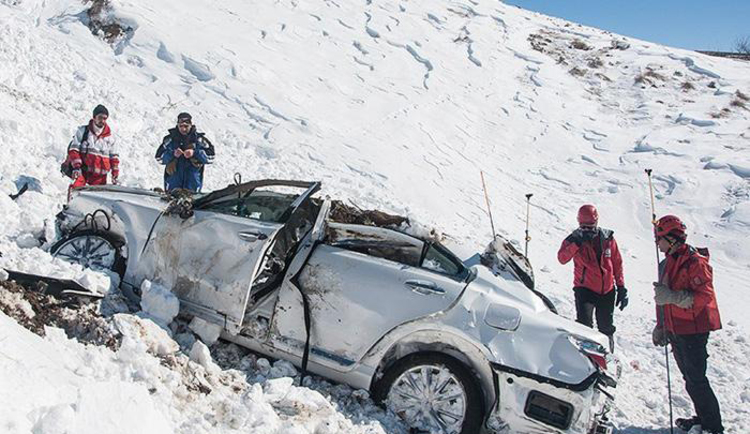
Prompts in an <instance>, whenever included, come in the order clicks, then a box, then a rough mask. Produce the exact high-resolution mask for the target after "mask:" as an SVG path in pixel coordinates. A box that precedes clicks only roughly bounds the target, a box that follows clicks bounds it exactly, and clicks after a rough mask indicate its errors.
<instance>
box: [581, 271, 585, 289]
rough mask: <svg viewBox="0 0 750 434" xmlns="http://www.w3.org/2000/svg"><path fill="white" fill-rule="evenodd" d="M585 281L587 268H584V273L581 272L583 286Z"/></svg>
mask: <svg viewBox="0 0 750 434" xmlns="http://www.w3.org/2000/svg"><path fill="white" fill-rule="evenodd" d="M584 280H586V266H584V267H583V271H582V272H581V285H583V281H584Z"/></svg>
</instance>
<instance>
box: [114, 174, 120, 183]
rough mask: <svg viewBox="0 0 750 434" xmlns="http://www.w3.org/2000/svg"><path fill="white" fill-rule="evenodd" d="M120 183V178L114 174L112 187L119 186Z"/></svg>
mask: <svg viewBox="0 0 750 434" xmlns="http://www.w3.org/2000/svg"><path fill="white" fill-rule="evenodd" d="M119 183H120V176H119V175H115V174H114V173H113V174H112V185H118V184H119Z"/></svg>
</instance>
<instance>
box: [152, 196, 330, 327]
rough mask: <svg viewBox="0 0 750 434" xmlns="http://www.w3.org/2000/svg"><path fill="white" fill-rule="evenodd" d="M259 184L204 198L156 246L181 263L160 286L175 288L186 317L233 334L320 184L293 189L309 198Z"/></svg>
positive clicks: (170, 222) (172, 219)
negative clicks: (286, 232) (291, 223)
mask: <svg viewBox="0 0 750 434" xmlns="http://www.w3.org/2000/svg"><path fill="white" fill-rule="evenodd" d="M259 184H260V183H259V182H255V183H248V184H245V185H240V186H235V188H232V189H228V190H229V191H223V192H222V191H220V192H215V193H211V194H210V195H207V196H204V197H203V198H199V199H197V200H196V201H195V209H194V214H193V216H192V217H190V218H187V219H181V218H178V217H177V216H165V217H164V218H165V219H166V220H167V221H165V223H164V228H163V229H162V231H161V232H162V233H163V234H164V233H168V236H166V237H163V236H160V237H159V238H161V239H162V240H163V241H161V242H159V241H157V242H156V243H155V246H157V247H156V249H155V251H154V254H155V255H156V256H159V255H160V254H161V253H168V254H170V255H172V256H176V257H177V258H178V259H177V260H176V264H175V267H176V270H165V272H164V273H158V272H157V273H154V274H155V275H156V276H157V279H156V281H157V282H158V283H161V284H162V285H165V286H167V287H169V288H172V291H173V292H174V293H175V295H177V297H178V298H179V299H180V305H181V309H182V310H183V311H184V312H186V313H188V314H192V315H195V316H199V317H201V318H203V319H205V320H207V321H210V322H212V323H215V324H218V325H221V326H222V327H223V328H224V329H225V330H227V331H228V332H229V333H232V334H236V333H238V332H239V331H240V329H241V326H242V320H243V316H244V313H245V309H246V307H247V304H248V300H249V299H250V296H251V288H252V285H253V281H254V279H255V278H256V276H258V275H259V274H260V272H261V271H262V269H263V266H264V264H265V263H266V259H267V253H269V252H270V251H271V250H273V248H274V245H275V244H276V243H277V241H278V237H277V235H278V234H279V233H281V232H282V231H283V228H284V227H285V223H286V221H287V220H288V219H289V217H290V215H292V214H293V212H294V210H295V209H296V208H297V207H298V206H299V205H300V204H301V203H302V202H303V201H304V200H305V199H306V198H307V197H308V196H309V195H311V194H312V193H313V192H314V191H315V190H316V189H317V188H319V184H318V183H295V185H293V186H291V187H297V188H304V190H303V192H302V193H301V194H299V193H298V194H289V193H278V192H275V191H273V190H272V189H268V188H267V187H276V186H279V185H277V184H269V185H259ZM296 184H300V185H296ZM243 186H244V187H245V188H242V187H243ZM281 186H282V187H289V186H285V185H283V184H282V185H281ZM225 190H227V189H225ZM216 193H221V194H216ZM157 271H158V270H157Z"/></svg>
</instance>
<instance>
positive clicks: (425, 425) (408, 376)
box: [372, 353, 484, 434]
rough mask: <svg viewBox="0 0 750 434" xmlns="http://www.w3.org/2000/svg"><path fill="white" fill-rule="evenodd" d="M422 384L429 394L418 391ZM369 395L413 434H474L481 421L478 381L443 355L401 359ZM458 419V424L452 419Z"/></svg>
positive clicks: (481, 396) (455, 362)
mask: <svg viewBox="0 0 750 434" xmlns="http://www.w3.org/2000/svg"><path fill="white" fill-rule="evenodd" d="M433 380H434V381H433ZM425 385H427V386H428V388H429V389H430V390H429V391H425V389H424V388H421V386H425ZM372 392H373V398H374V399H375V401H376V402H377V403H379V404H381V405H384V406H385V407H387V408H388V409H390V410H391V411H393V412H394V413H396V414H397V415H399V416H400V417H401V418H402V419H403V420H404V421H405V422H406V424H407V426H409V427H410V428H411V429H412V430H416V431H414V432H419V433H422V432H425V433H440V434H476V433H478V432H480V430H481V427H482V422H483V420H484V399H483V395H482V390H481V387H480V386H479V382H478V381H477V379H476V377H475V376H474V375H473V374H472V373H471V371H470V370H469V369H468V368H467V367H466V366H465V365H464V364H463V363H461V362H459V361H458V360H456V359H454V358H453V357H450V356H447V355H445V354H441V353H416V354H411V355H409V356H406V357H404V358H403V359H401V360H399V361H397V362H396V363H394V364H393V365H392V366H391V367H389V368H388V369H387V370H386V371H385V373H384V375H383V376H382V378H381V379H380V380H378V381H377V382H376V383H375V385H374V386H373V388H372ZM441 395H442V396H441ZM459 413H462V414H460V415H459ZM459 416H460V417H461V420H460V422H458V421H456V419H455V418H456V417H459Z"/></svg>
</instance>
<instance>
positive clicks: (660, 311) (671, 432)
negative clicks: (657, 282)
mask: <svg viewBox="0 0 750 434" xmlns="http://www.w3.org/2000/svg"><path fill="white" fill-rule="evenodd" d="M651 172H652V171H651V169H646V176H648V189H649V192H650V193H651V224H652V226H653V227H654V246H655V247H656V271H657V275H658V272H659V244H658V240H657V238H656V205H655V202H654V185H653V183H652V182H651ZM657 314H658V315H659V320H660V321H661V326H662V332H663V333H664V336H666V335H667V323H666V321H665V319H664V306H658V311H657ZM664 358H665V359H666V360H665V362H666V365H667V392H668V397H669V434H674V422H673V421H674V418H673V414H672V378H671V376H670V375H669V348H668V345H664Z"/></svg>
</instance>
